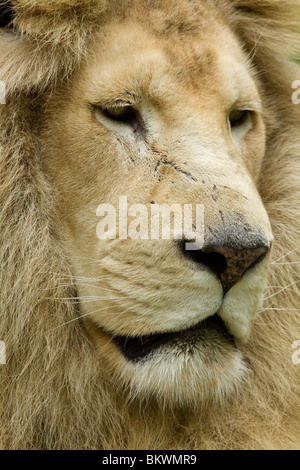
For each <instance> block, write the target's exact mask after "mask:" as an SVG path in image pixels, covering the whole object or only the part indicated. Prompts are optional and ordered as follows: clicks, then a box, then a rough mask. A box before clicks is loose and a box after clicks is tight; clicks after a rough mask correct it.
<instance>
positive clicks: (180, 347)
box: [99, 315, 248, 406]
mask: <svg viewBox="0 0 300 470" xmlns="http://www.w3.org/2000/svg"><path fill="white" fill-rule="evenodd" d="M100 336H102V335H101V333H100ZM104 336H106V337H107V338H108V337H109V336H110V339H109V341H108V342H107V341H106V342H105V343H104V342H103V341H101V342H100V343H102V344H99V346H100V347H99V349H100V351H101V353H102V354H103V355H104V356H106V357H107V360H108V361H109V362H110V363H111V365H112V368H113V370H114V377H115V381H116V382H115V383H116V384H120V385H121V386H122V388H123V387H124V385H125V387H126V390H127V393H128V396H129V398H131V399H132V398H142V399H148V398H155V399H156V400H157V401H158V402H160V403H162V404H163V405H164V406H166V405H168V404H169V405H174V404H176V405H179V406H198V405H201V404H205V403H208V402H209V403H214V404H220V403H223V402H224V401H225V400H226V399H228V398H229V397H230V396H231V395H232V394H233V393H234V392H235V391H236V390H238V388H239V385H240V384H241V382H242V381H243V380H244V379H245V377H246V375H247V372H248V369H247V366H246V365H245V363H244V360H243V355H242V353H241V352H240V351H239V350H238V349H237V348H236V345H235V341H234V338H233V336H231V335H230V334H229V333H228V331H227V329H226V327H225V326H224V324H223V322H222V320H221V319H220V317H219V316H218V315H214V316H213V317H211V318H209V319H207V320H206V321H204V322H201V323H199V324H197V325H196V326H194V327H192V328H189V329H187V330H182V331H178V332H170V333H162V334H154V335H147V336H140V337H125V336H114V335H107V333H106V334H105V335H104ZM102 340H103V336H102ZM101 346H103V347H101Z"/></svg>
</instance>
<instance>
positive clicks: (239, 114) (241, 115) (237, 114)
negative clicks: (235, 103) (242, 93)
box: [229, 110, 251, 129]
mask: <svg viewBox="0 0 300 470" xmlns="http://www.w3.org/2000/svg"><path fill="white" fill-rule="evenodd" d="M250 117H251V111H247V110H234V111H231V113H229V122H230V126H231V128H232V129H233V128H236V127H239V126H242V125H243V124H245V123H246V122H247V121H248V119H250Z"/></svg>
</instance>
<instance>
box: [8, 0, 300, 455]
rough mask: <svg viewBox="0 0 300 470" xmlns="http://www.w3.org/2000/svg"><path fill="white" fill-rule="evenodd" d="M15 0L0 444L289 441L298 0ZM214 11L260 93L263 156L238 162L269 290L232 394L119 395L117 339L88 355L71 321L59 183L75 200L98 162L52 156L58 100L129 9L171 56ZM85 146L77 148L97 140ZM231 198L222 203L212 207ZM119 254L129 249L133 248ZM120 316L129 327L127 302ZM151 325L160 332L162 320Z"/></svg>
mask: <svg viewBox="0 0 300 470" xmlns="http://www.w3.org/2000/svg"><path fill="white" fill-rule="evenodd" d="M108 3H109V4H108ZM115 3H118V5H119V6H118V8H116V7H115ZM125 3H126V4H127V2H124V5H125ZM13 4H14V6H15V12H16V17H15V20H14V25H15V30H14V32H13V33H12V32H11V31H7V32H3V33H1V37H0V44H1V54H0V70H1V75H0V79H1V80H4V81H5V82H6V84H7V104H6V105H5V106H1V108H0V112H1V130H0V132H1V154H0V200H1V208H0V247H1V250H0V258H1V271H0V286H1V295H0V312H1V315H0V340H3V341H5V343H6V348H7V355H8V364H7V365H6V366H0V373H1V376H0V380H1V395H0V400H1V401H0V410H1V428H0V447H3V448H8V449H32V448H33V449H97V448H98V449H120V448H121V449H143V448H146V449H242V448H247V449H262V448H267V449H285V448H289V449H292V448H297V449H299V448H300V445H299V435H300V414H299V398H300V393H299V392H300V391H299V378H300V366H295V365H294V364H293V363H292V360H291V357H292V353H293V350H292V343H293V342H294V341H296V340H299V339H300V338H299V335H300V311H299V300H300V291H299V285H298V284H297V282H298V280H299V267H300V265H299V264H297V263H298V262H299V251H300V250H299V235H300V217H299V215H300V214H299V198H300V163H299V153H300V141H299V122H300V106H295V105H293V104H292V101H291V95H292V89H291V85H292V82H293V81H294V80H297V79H299V78H300V71H299V68H298V67H297V66H296V65H295V64H294V63H293V60H294V58H295V55H296V52H297V51H299V34H298V33H297V31H299V27H300V26H299V23H300V20H299V18H300V3H299V1H298V0H294V1H292V0H291V1H290V0H264V1H258V0H248V1H247V0H234V1H229V0H222V1H213V0H202V1H200V0H199V1H194V2H188V1H187V0H180V1H176V2H175V1H174V2H173V1H169V0H165V1H160V2H150V1H149V2H148V1H147V2H141V1H139V0H135V1H132V2H130V5H131V6H130V7H129V6H124V5H121V6H120V2H107V4H106V2H102V1H97V0H95V1H93V0H86V1H84V2H83V1H80V2H79V1H78V0H73V1H71V0H64V1H56V0H51V1H50V0H47V1H35V0H34V1H33V0H16V1H14V2H13ZM151 4H152V6H151ZM214 4H215V5H216V7H214ZM146 7H147V8H148V10H147V11H148V13H149V15H147V13H146V12H145V8H146ZM213 8H217V10H216V18H223V20H222V21H224V22H225V24H226V25H229V28H230V29H231V31H232V32H233V33H234V34H235V35H236V37H237V38H238V39H239V42H240V44H242V45H243V47H244V50H245V52H246V53H247V54H248V55H249V62H250V63H251V66H252V70H253V74H254V76H255V81H256V84H257V86H258V88H259V92H260V97H261V100H262V105H263V110H264V114H263V117H264V124H265V126H266V132H267V145H266V152H265V155H264V158H263V161H262V164H261V167H260V168H259V164H258V161H257V162H255V163H253V167H251V162H250V163H248V165H249V167H248V168H247V171H248V173H249V174H251V175H252V178H253V181H254V182H255V184H256V186H257V187H258V189H259V193H260V196H261V198H262V200H263V203H264V206H265V208H266V210H267V213H268V216H269V218H270V221H271V224H272V231H273V234H274V237H275V246H274V248H273V252H272V260H273V264H271V266H270V270H269V272H270V275H269V286H274V287H269V288H268V289H267V290H266V294H265V297H269V298H268V299H266V300H265V303H264V307H265V310H264V311H263V312H261V313H260V314H259V315H258V316H257V318H256V320H255V322H254V326H253V329H252V334H251V337H250V339H249V341H247V342H246V343H245V344H243V345H242V346H241V347H240V349H241V351H242V352H243V353H244V356H245V358H246V363H247V364H248V367H249V368H250V369H251V371H252V372H251V373H250V375H249V376H248V379H247V381H246V382H244V383H243V385H242V386H241V387H239V388H238V393H237V394H235V395H233V397H231V398H228V399H227V400H226V401H221V403H218V404H214V405H212V404H211V403H209V404H207V403H206V402H205V403H206V404H205V405H204V404H203V403H201V402H199V403H197V404H196V406H195V404H194V405H193V407H192V408H190V407H189V406H188V405H184V404H178V403H177V402H175V403H174V404H173V406H170V404H166V406H165V408H162V407H161V406H160V404H159V402H158V401H157V400H156V399H155V397H154V398H153V397H152V396H150V397H147V400H143V399H142V398H140V397H139V396H138V397H134V398H132V400H131V402H128V399H127V398H128V397H127V392H128V391H127V389H126V388H125V385H122V384H119V386H118V387H116V384H117V379H116V375H115V372H114V370H113V369H112V370H108V367H107V361H106V359H105V354H106V353H107V354H108V357H109V358H110V363H111V364H113V363H114V362H118V363H119V357H118V356H117V353H116V351H115V349H109V347H110V346H109V345H108V346H107V344H106V346H105V345H102V346H101V341H102V340H103V338H102V339H98V341H99V342H98V347H99V349H100V355H99V352H98V350H97V348H95V343H94V341H93V338H94V332H93V327H92V326H87V325H85V323H84V321H83V320H79V321H78V320H76V321H74V320H75V319H76V318H78V317H80V315H81V311H80V306H79V305H78V303H77V301H76V297H77V296H78V289H79V288H80V287H81V286H80V285H79V284H80V283H79V284H78V283H77V282H76V280H75V279H74V277H73V276H74V265H75V266H76V269H75V274H76V275H78V266H77V265H78V260H77V259H76V256H75V255H74V252H72V250H70V246H71V245H70V244H69V243H68V236H69V232H68V235H67V236H66V231H65V224H64V222H65V221H66V220H67V218H68V216H69V215H71V216H72V215H73V212H72V209H70V206H68V207H67V208H65V207H64V206H63V204H62V203H61V201H60V200H59V197H58V194H59V192H60V191H63V189H64V187H65V188H70V191H68V192H69V197H70V198H71V196H73V195H74V198H76V197H78V193H79V194H80V197H81V198H82V200H83V201H87V200H90V194H88V193H89V191H88V190H86V187H89V184H90V183H91V181H92V180H93V178H95V172H93V171H92V168H89V169H87V168H86V165H85V164H84V160H80V161H79V162H78V160H76V159H75V158H74V162H73V163H74V164H73V165H72V164H71V163H72V162H68V161H67V160H62V159H59V157H61V155H60V154H59V155H57V154H55V140H56V139H57V141H58V143H60V142H62V143H63V144H65V142H66V144H67V150H66V149H65V147H66V146H65V145H62V146H61V148H62V149H64V150H62V151H64V152H65V153H64V155H65V156H67V155H68V144H69V142H71V140H70V139H71V137H70V136H71V133H72V130H73V129H74V128H75V131H76V132H77V130H76V123H75V122H74V121H73V120H71V121H69V124H68V126H69V127H68V128H67V129H66V132H65V134H62V131H61V130H60V127H62V125H63V124H64V122H65V121H64V116H65V114H64V111H65V109H66V110H68V112H70V109H69V108H68V107H69V106H71V107H72V110H73V111H74V109H76V110H77V108H76V106H77V104H76V103H77V102H79V101H72V100H75V98H74V96H75V97H76V93H81V88H80V86H83V85H84V84H88V82H85V76H86V71H87V75H88V71H89V66H90V63H91V62H92V58H93V57H98V56H97V55H95V54H96V53H95V50H96V51H97V50H98V49H99V46H101V44H99V38H102V36H101V34H102V29H103V30H104V29H105V27H106V25H107V28H108V30H109V31H111V30H112V31H114V33H113V34H116V31H115V30H114V28H115V25H117V28H119V24H120V21H123V20H124V18H125V19H126V21H125V23H126V22H127V21H128V25H129V29H130V28H131V24H132V22H133V23H134V24H135V25H136V24H138V26H135V27H136V34H137V36H138V35H139V34H141V36H142V35H143V34H144V30H147V31H148V29H147V28H148V26H146V25H145V24H144V23H143V20H142V18H146V22H147V24H148V22H150V20H149V19H150V18H151V27H150V26H149V28H150V29H151V34H152V35H151V38H153V34H154V33H153V31H155V39H151V41H153V45H156V44H157V41H166V46H165V47H166V48H167V49H168V53H169V54H172V48H173V40H174V38H178V35H179V37H180V38H181V40H182V41H183V42H184V43H187V44H189V42H190V41H191V37H192V36H193V34H196V33H195V31H196V32H197V34H199V31H201V30H203V34H206V31H209V27H208V23H207V21H208V19H207V18H206V13H205V12H206V11H208V12H209V11H211V10H212V9H213ZM219 8H220V11H219V10H218V9H219ZM212 11H214V10H212ZM217 12H218V13H217ZM208 17H209V14H208ZM114 18H115V20H114ZM127 19H128V20H127ZM209 19H210V18H209ZM114 21H115V23H114ZM217 24H218V25H219V20H218V21H217V19H216V27H217ZM218 27H219V26H218ZM109 28H111V29H109ZM108 30H105V31H108ZM117 31H118V29H117ZM122 31H123V30H122ZM124 31H126V26H125V29H124ZM220 31H222V28H221V30H220ZM157 38H158V39H157ZM103 40H104V39H103ZM168 40H169V41H170V42H169V43H168ZM160 44H161V43H160ZM151 45H152V42H151ZM179 49H180V48H179ZM179 49H178V50H179ZM107 52H108V54H109V53H110V51H107ZM232 53H233V52H232ZM86 59H88V60H86ZM157 60H160V55H159V53H158V56H157V55H155V54H154V55H153V61H154V63H155V64H156V63H157V62H156V61H157ZM184 61H186V62H184V64H185V67H184V68H183V69H182V68H180V66H178V68H177V69H176V68H173V69H172V73H174V74H175V75H176V71H177V73H178V76H179V77H181V78H182V76H183V75H182V74H184V70H185V68H188V67H189V66H190V64H188V58H187V57H185V58H184ZM179 62H180V61H179ZM174 63H175V64H176V54H175V57H174ZM208 64H211V57H210V56H209V55H208V56H207V57H206V58H203V57H202V58H201V60H200V64H199V67H200V70H201V71H202V72H203V76H206V73H208ZM201 67H202V68H201ZM189 70H191V76H190V77H189V79H190V84H191V88H190V90H193V91H191V93H193V92H194V90H195V89H197V80H198V77H199V75H198V74H199V73H200V72H199V70H197V69H196V70H195V69H194V67H193V65H191V66H190V69H189ZM211 73H213V71H212V72H211ZM200 76H201V75H200ZM120 78H121V77H120ZM177 78H178V77H177ZM175 81H176V80H174V82H175ZM74 83H75V85H76V86H74ZM162 83H163V81H162ZM208 83H209V78H208ZM77 84H78V87H77ZM145 85H146V84H145ZM207 86H209V85H207ZM218 86H219V87H221V83H218ZM161 91H162V97H163V98H169V97H170V100H171V99H172V89H170V88H164V87H163V86H162V90H161ZM109 92H110V90H109V89H108V90H106V92H105V93H107V95H108V94H109ZM191 96H194V95H191ZM187 98H189V95H187ZM169 102H170V103H172V101H169ZM70 103H71V105H70ZM74 103H75V104H74ZM179 110H180V105H179ZM73 111H72V112H73ZM58 116H59V118H58ZM68 116H72V113H70V114H68ZM56 117H57V118H58V119H57V123H56V119H55V118H56ZM80 119H83V118H82V116H81V115H80V116H79V120H80ZM169 119H170V120H171V117H170V118H169ZM166 122H167V121H166ZM70 123H72V125H70ZM168 124H169V123H168ZM89 125H90V124H87V126H89ZM87 128H88V127H87ZM63 130H64V129H63ZM53 136H55V138H53ZM213 140H214V136H212V141H213ZM85 142H86V152H87V154H88V153H89V151H91V149H92V145H93V143H92V142H90V141H89V140H86V141H85ZM259 142H261V140H259V139H258V141H257V146H259V145H258V144H259ZM73 143H74V142H73ZM57 145H58V144H57ZM79 145H80V142H78V146H79ZM48 146H49V147H48ZM45 147H46V148H45ZM49 149H50V150H49ZM78 149H81V147H78ZM158 152H161V149H159V150H158ZM258 153H259V151H258ZM75 154H76V152H74V155H75ZM41 155H42V157H43V158H41ZM77 155H78V153H77ZM81 156H82V155H81ZM50 157H51V158H50ZM109 157H110V156H109ZM56 158H58V163H57V162H56V160H55V159H56ZM257 159H258V156H257ZM52 160H53V161H52ZM51 161H52V163H51ZM53 162H54V163H55V165H54V163H53ZM93 162H95V160H93ZM56 163H57V164H56ZM105 163H106V168H105V167H104V168H102V170H103V171H106V173H105V177H106V179H105V180H103V178H102V183H103V184H104V183H107V184H108V183H109V182H110V175H109V171H107V165H108V169H109V164H110V159H108V161H106V162H105ZM170 171H171V170H170ZM78 174H79V175H80V178H78ZM167 174H168V173H167ZM59 175H61V176H59ZM65 175H67V176H65ZM59 178H60V179H59ZM113 179H114V178H113V177H112V181H111V184H112V187H113V189H114V188H115V186H114V184H115V182H114V181H113ZM74 180H75V181H76V183H75V185H73V186H72V184H71V182H72V181H74ZM178 181H179V180H178ZM54 183H55V184H54ZM56 183H57V184H56ZM86 183H88V184H86ZM93 183H95V181H93ZM124 184H125V183H124ZM161 191H162V192H158V193H156V194H155V195H156V196H157V197H160V198H162V199H164V198H165V194H168V193H169V192H170V188H169V187H166V188H164V189H163V190H161ZM249 192H250V191H249ZM100 202H101V201H100ZM227 202H228V201H226V200H225V202H224V201H223V200H222V199H221V204H223V203H224V204H226V203H227ZM92 207H93V206H92ZM250 209H251V208H250ZM250 209H249V212H251V210H250ZM68 211H69V212H68ZM75 212H76V208H75V210H74V214H75ZM253 214H254V208H253ZM261 214H262V213H259V217H261V218H263V214H262V215H261ZM253 217H254V216H253ZM70 218H71V219H72V217H70ZM72 220H73V219H72ZM74 230H75V231H76V230H77V226H76V224H75V225H74ZM66 239H67V240H66ZM117 249H118V247H117ZM128 250H129V252H128V254H129V255H130V246H128ZM70 251H71V252H70ZM132 254H135V253H132ZM120 256H121V255H120ZM283 256H284V258H282V260H281V261H279V262H277V263H276V260H278V259H280V258H281V257H283ZM171 260H172V263H175V261H174V260H173V258H171ZM172 263H171V264H172ZM281 263H284V264H281ZM176 267H177V265H176ZM179 277H180V273H179ZM73 279H74V280H73ZM174 282H175V279H174ZM276 286H277V287H276ZM288 286H290V287H288ZM285 287H287V288H285ZM284 288H285V289H284ZM281 289H282V292H280V293H277V292H278V291H279V290H281ZM283 289H284V290H283ZM272 294H275V295H274V296H272ZM62 299H71V300H69V301H68V300H65V301H62ZM128 320H129V322H130V323H129V324H130V328H133V325H134V322H133V321H132V318H130V316H129V313H128ZM118 326H119V327H121V325H118ZM155 326H156V328H159V326H160V323H159V321H158V320H157V323H156V325H155ZM143 327H144V328H145V325H143ZM143 332H145V331H143ZM127 333H128V331H127ZM96 342H97V341H96ZM101 348H103V349H101ZM105 348H108V349H105ZM107 351H108V352H107ZM141 404H142V406H141Z"/></svg>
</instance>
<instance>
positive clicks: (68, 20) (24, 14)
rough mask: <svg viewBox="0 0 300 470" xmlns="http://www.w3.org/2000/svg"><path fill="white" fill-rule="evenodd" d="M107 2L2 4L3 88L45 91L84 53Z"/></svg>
mask: <svg viewBox="0 0 300 470" xmlns="http://www.w3.org/2000/svg"><path fill="white" fill-rule="evenodd" d="M106 8H108V0H10V1H8V0H0V19H1V28H0V79H1V80H3V81H5V83H6V84H7V90H8V92H7V93H9V91H11V92H12V93H13V92H15V91H22V90H23V91H29V90H32V89H33V88H38V89H39V90H41V89H44V88H45V87H46V86H48V84H49V83H50V82H51V81H52V82H53V83H55V82H57V78H58V76H59V75H61V74H63V75H64V76H66V75H67V74H68V73H70V72H71V71H72V70H73V68H74V66H76V64H78V62H79V60H80V59H81V57H82V56H83V55H84V54H85V51H86V46H87V44H88V39H89V38H90V37H91V36H92V34H93V32H94V31H95V29H96V28H98V27H99V25H101V22H102V21H103V14H104V12H105V10H106Z"/></svg>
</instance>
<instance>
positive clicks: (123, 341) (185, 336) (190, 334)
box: [113, 315, 234, 361]
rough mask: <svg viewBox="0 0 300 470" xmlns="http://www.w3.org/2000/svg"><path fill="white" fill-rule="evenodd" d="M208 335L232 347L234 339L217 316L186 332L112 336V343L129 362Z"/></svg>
mask: <svg viewBox="0 0 300 470" xmlns="http://www.w3.org/2000/svg"><path fill="white" fill-rule="evenodd" d="M208 333H210V336H211V334H212V333H215V334H216V335H218V337H219V338H220V337H221V338H223V339H226V340H227V341H230V342H231V343H232V344H233V345H234V338H233V337H232V336H231V335H230V334H229V333H228V330H227V329H226V327H225V325H224V323H223V321H222V319H221V318H220V317H219V316H218V315H214V316H213V317H210V318H208V319H207V320H205V321H202V322H201V323H198V324H197V325H195V326H193V327H192V328H188V329H186V330H181V331H176V332H171V333H161V334H153V335H145V336H136V337H130V336H113V341H114V342H115V344H116V345H117V346H118V347H119V349H120V350H121V351H122V353H123V354H124V356H125V357H126V358H127V359H128V360H129V361H139V360H141V359H144V358H146V357H147V356H149V355H151V354H152V353H153V352H154V351H155V350H157V349H158V348H161V347H162V346H164V345H166V344H167V343H172V341H174V342H175V341H181V342H182V343H186V344H189V343H193V340H194V338H195V337H196V338H197V342H199V341H201V340H202V341H204V340H205V339H206V337H207V336H209V335H208Z"/></svg>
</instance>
